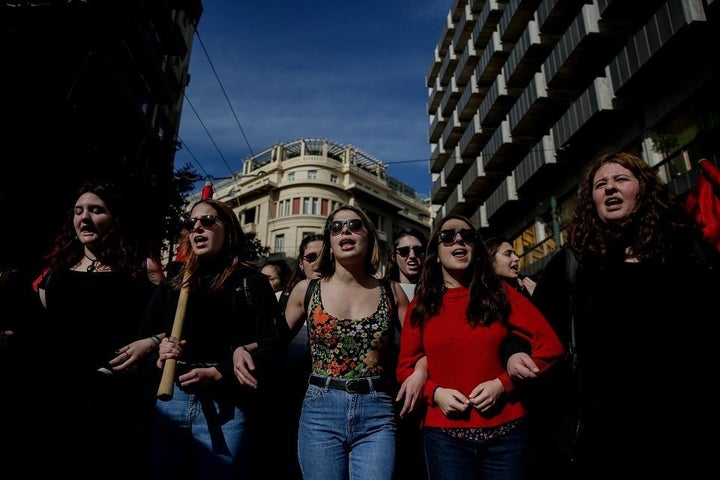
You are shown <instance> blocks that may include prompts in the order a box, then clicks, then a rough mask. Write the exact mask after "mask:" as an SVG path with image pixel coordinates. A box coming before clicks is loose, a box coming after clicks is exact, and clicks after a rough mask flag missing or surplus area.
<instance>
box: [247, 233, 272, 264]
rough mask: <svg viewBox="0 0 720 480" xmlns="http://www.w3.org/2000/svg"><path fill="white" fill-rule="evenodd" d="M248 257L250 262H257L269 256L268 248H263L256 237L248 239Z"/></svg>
mask: <svg viewBox="0 0 720 480" xmlns="http://www.w3.org/2000/svg"><path fill="white" fill-rule="evenodd" d="M248 255H249V257H250V258H251V259H252V260H254V261H258V260H260V258H266V257H267V256H268V255H270V247H263V245H262V243H261V242H260V239H259V238H257V237H253V238H250V239H248Z"/></svg>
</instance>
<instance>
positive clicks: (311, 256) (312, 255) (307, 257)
mask: <svg viewBox="0 0 720 480" xmlns="http://www.w3.org/2000/svg"><path fill="white" fill-rule="evenodd" d="M302 259H303V260H305V261H306V262H308V263H313V262H314V261H315V260H317V259H318V254H317V253H315V252H311V253H308V254H307V255H303V256H302Z"/></svg>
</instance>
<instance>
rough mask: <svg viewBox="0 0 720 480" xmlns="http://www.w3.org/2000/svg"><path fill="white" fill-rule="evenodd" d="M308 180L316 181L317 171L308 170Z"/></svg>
mask: <svg viewBox="0 0 720 480" xmlns="http://www.w3.org/2000/svg"><path fill="white" fill-rule="evenodd" d="M308 180H317V170H308Z"/></svg>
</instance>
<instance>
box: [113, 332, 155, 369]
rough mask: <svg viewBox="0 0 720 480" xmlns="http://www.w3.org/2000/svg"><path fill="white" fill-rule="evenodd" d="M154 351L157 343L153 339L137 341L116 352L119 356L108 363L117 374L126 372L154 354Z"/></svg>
mask: <svg viewBox="0 0 720 480" xmlns="http://www.w3.org/2000/svg"><path fill="white" fill-rule="evenodd" d="M154 349H155V342H154V341H153V339H152V338H141V339H140V340H135V341H134V342H132V343H130V344H129V345H125V346H124V347H122V348H121V349H119V350H118V351H117V352H116V353H117V356H116V357H115V358H113V359H112V360H110V361H109V362H108V363H109V364H110V366H111V367H112V369H113V370H114V371H116V372H117V371H120V370H125V369H126V368H128V367H129V366H131V365H133V364H134V363H136V362H137V361H139V360H140V359H141V358H143V357H145V355H147V354H148V353H150V352H152V351H153V350H154Z"/></svg>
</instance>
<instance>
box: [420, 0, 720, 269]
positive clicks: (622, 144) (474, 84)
mask: <svg viewBox="0 0 720 480" xmlns="http://www.w3.org/2000/svg"><path fill="white" fill-rule="evenodd" d="M718 10H720V1H713V0H705V1H701V0H668V1H658V0H647V1H642V2H638V1H623V0H615V1H610V0H598V1H568V0H510V1H500V0H487V1H484V0H477V1H473V0H455V1H454V2H453V3H452V6H451V8H450V11H449V13H448V16H447V21H446V23H445V25H444V27H443V29H442V33H441V35H440V39H439V41H438V44H437V47H436V48H435V52H434V54H433V58H432V61H431V64H430V68H429V71H428V73H427V76H426V81H427V87H428V92H429V94H428V103H427V107H428V115H429V120H430V126H429V130H428V139H429V142H430V147H431V159H430V171H431V173H432V179H433V185H432V189H431V201H432V204H433V209H434V211H435V217H437V218H440V217H442V216H443V215H446V214H450V213H461V214H464V215H467V216H468V217H471V218H472V219H473V220H474V222H475V223H476V224H477V225H479V226H481V227H482V229H483V231H484V233H485V234H486V235H487V234H503V235H506V236H508V237H509V238H511V239H514V244H515V248H516V250H517V251H518V252H519V253H521V254H524V255H522V262H523V263H522V264H521V266H522V267H523V271H524V273H534V272H537V271H538V270H539V269H541V268H542V266H543V265H544V262H545V260H547V259H548V258H549V254H550V253H552V252H553V251H554V250H555V248H557V246H559V245H561V244H562V242H563V235H562V233H563V228H564V225H565V223H566V222H567V220H568V218H569V216H570V214H571V212H572V207H573V205H574V200H575V194H576V191H577V185H578V181H579V180H580V178H581V176H582V174H583V173H584V170H585V168H586V167H587V165H588V163H589V162H591V161H592V160H594V159H595V158H596V157H597V156H599V155H600V154H602V153H606V152H609V151H616V150H624V151H631V152H633V153H636V154H639V155H640V156H642V157H643V158H644V159H645V160H646V161H647V162H648V163H649V164H650V165H652V166H654V167H656V168H658V169H659V171H660V173H661V174H662V175H663V176H664V178H665V179H666V180H667V182H668V183H669V184H670V185H671V187H672V188H673V189H674V191H675V192H676V193H678V194H683V193H686V192H687V191H688V189H689V188H690V187H692V186H693V185H694V180H695V178H696V176H697V172H698V168H697V161H698V160H699V159H700V158H703V157H704V158H708V159H711V160H713V161H714V162H715V163H716V164H717V163H718V139H720V132H719V131H718V123H719V120H720V115H719V114H720V92H719V91H718V90H719V89H718V87H720V82H718V80H719V79H720V76H719V73H720V62H718V61H717V59H716V56H717V53H716V52H717V50H718V46H719V44H720V25H718V15H719V13H718Z"/></svg>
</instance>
